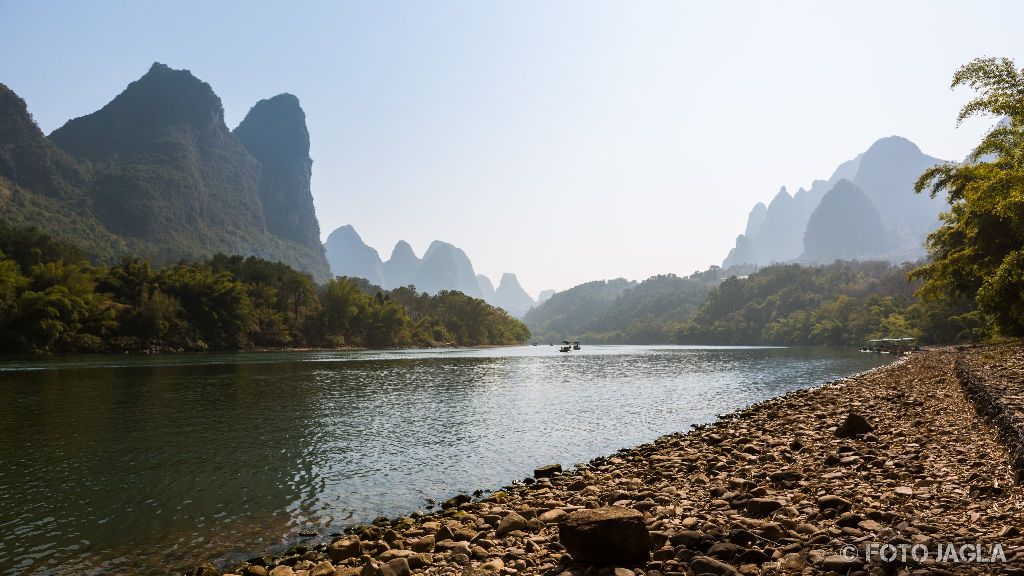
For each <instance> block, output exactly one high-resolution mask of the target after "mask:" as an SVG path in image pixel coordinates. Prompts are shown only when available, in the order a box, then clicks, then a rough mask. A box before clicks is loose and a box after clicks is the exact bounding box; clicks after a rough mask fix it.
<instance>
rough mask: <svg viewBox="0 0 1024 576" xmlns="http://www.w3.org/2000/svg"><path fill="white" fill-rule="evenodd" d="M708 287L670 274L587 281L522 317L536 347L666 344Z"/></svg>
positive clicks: (693, 310) (701, 301) (702, 283)
mask: <svg viewBox="0 0 1024 576" xmlns="http://www.w3.org/2000/svg"><path fill="white" fill-rule="evenodd" d="M710 286H711V285H709V284H707V283H706V282H704V281H701V280H698V279H695V278H680V277H678V276H675V275H672V274H667V275H662V276H652V277H651V278H648V279H647V280H644V281H643V282H640V283H636V282H630V281H627V280H623V279H618V280H608V281H599V282H589V283H587V284H581V285H579V286H576V287H574V288H571V289H569V290H566V291H564V292H559V293H557V294H555V295H554V296H552V297H551V298H550V299H549V300H547V301H545V302H544V303H543V304H541V305H540V306H538V307H537V308H534V309H533V310H531V311H530V312H529V313H527V315H526V317H525V318H524V322H526V325H527V326H529V327H530V330H531V331H532V332H533V334H534V339H535V340H537V341H538V342H557V341H561V340H562V339H564V338H570V339H574V340H575V339H580V340H584V341H586V342H588V343H626V344H657V343H665V342H668V339H669V334H670V332H671V329H672V327H673V325H675V324H676V323H678V322H682V321H684V320H686V319H688V318H690V317H691V316H692V315H693V313H694V312H695V311H696V310H697V308H698V307H699V306H700V305H701V303H703V302H704V299H705V298H706V296H707V293H708V290H709V289H710Z"/></svg>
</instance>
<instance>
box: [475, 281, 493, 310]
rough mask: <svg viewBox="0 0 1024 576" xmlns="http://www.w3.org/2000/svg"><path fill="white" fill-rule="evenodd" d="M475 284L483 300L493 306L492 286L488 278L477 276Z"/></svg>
mask: <svg viewBox="0 0 1024 576" xmlns="http://www.w3.org/2000/svg"><path fill="white" fill-rule="evenodd" d="M476 283H477V285H478V286H480V294H482V295H483V296H482V297H483V299H484V300H486V301H488V302H490V303H492V304H493V303H494V284H493V283H492V282H491V279H490V278H488V277H487V276H484V275H483V274H477V275H476Z"/></svg>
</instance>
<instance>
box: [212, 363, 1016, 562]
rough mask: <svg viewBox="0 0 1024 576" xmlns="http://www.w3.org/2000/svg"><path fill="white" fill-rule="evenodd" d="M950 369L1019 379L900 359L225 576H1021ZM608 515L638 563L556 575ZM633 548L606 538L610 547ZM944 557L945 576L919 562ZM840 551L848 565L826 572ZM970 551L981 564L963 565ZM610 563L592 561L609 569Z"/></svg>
mask: <svg viewBox="0 0 1024 576" xmlns="http://www.w3.org/2000/svg"><path fill="white" fill-rule="evenodd" d="M967 356H970V362H971V366H972V370H974V371H975V372H978V371H980V372H981V373H984V372H985V371H986V370H987V369H988V368H987V367H986V364H985V363H986V362H988V363H993V362H995V363H997V364H999V366H1001V367H997V368H993V369H992V373H993V374H995V373H999V374H1003V376H1004V378H1003V380H1002V381H1006V382H1009V385H1008V388H1007V389H1010V388H1013V386H1016V385H1020V383H1021V382H1022V381H1024V378H1021V374H1022V373H1021V372H1020V371H1018V372H1014V370H1020V369H1021V367H1024V352H1022V349H1021V348H1009V349H1007V351H1006V352H1005V354H1004V355H1003V356H1001V357H1000V358H1001V359H996V360H992V359H986V358H984V357H982V356H980V355H979V353H978V352H976V351H971V350H968V351H966V352H964V351H959V352H958V351H956V350H954V349H942V350H932V351H926V352H922V353H917V354H914V355H912V356H909V357H907V358H904V359H901V360H899V361H898V362H896V363H894V364H892V365H890V366H887V367H885V368H881V369H879V370H875V371H872V372H869V373H866V374H862V375H859V376H855V377H852V378H850V379H847V380H843V381H840V382H837V383H832V384H828V385H825V386H822V387H819V388H815V389H811V390H805V391H801V392H796V393H792V394H788V395H786V396H783V397H780V398H776V399H773V400H770V401H767V402H764V403H761V404H758V405H755V406H753V407H750V408H748V409H746V410H743V411H740V412H737V413H734V414H732V415H730V416H728V417H725V418H723V419H721V420H720V421H718V422H716V423H715V424H713V425H709V426H705V427H702V428H699V429H696V430H694V431H692V432H690V433H688V434H676V435H671V436H666V437H663V438H660V439H658V440H657V441H655V442H653V443H651V444H646V445H643V446H639V447H636V448H632V449H628V450H621V451H619V452H618V453H616V454H615V455H613V456H610V457H607V458H600V459H597V460H594V461H592V462H591V463H589V464H588V465H585V466H582V467H580V468H578V469H574V470H570V471H567V472H566V473H562V474H555V475H554V476H553V477H550V478H542V479H539V480H537V481H536V482H533V483H532V484H529V485H527V484H521V485H517V486H514V487H511V488H509V489H507V490H504V491H501V492H497V493H494V494H491V495H490V496H488V497H487V498H485V499H483V500H479V501H467V500H468V497H464V498H459V499H453V501H450V502H448V503H446V509H444V510H443V511H440V512H438V513H436V514H430V515H426V516H415V517H412V516H410V517H404V518H395V519H390V520H388V521H386V522H385V521H383V520H382V521H380V522H378V523H377V525H374V526H364V527H358V528H357V529H356V530H354V531H353V533H352V534H349V535H347V536H345V537H343V538H340V539H338V540H336V541H335V542H333V543H332V544H330V545H329V546H323V545H321V546H316V547H310V548H308V549H307V548H303V547H298V548H295V549H292V550H291V551H290V553H289V554H287V555H285V556H280V557H265V558H263V559H261V560H259V561H257V562H255V563H247V564H243V565H241V566H237V567H232V569H231V570H229V572H228V573H234V574H241V575H245V576H263V575H265V574H270V575H271V576H293V575H294V576H331V575H334V576H349V575H353V576H354V575H356V574H360V575H365V576H378V575H379V576H392V575H393V574H394V575H396V576H406V575H407V574H409V573H410V572H412V573H417V574H506V575H511V574H551V575H558V574H563V575H564V574H565V573H568V574H571V575H573V576H583V575H586V574H599V575H609V576H631V575H647V576H656V575H659V574H666V575H670V574H690V575H695V574H705V573H708V574H830V573H836V574H861V573H867V574H915V575H916V574H1011V575H1012V574H1018V575H1024V535H1022V529H1024V487H1022V486H1019V485H1014V483H1013V480H1014V471H1013V469H1012V468H1011V466H1010V455H1009V453H1008V450H1007V448H1006V446H1005V445H1004V444H1003V443H1001V442H1000V441H999V439H998V438H997V432H996V428H995V427H993V425H992V424H991V423H989V421H987V420H985V419H983V418H982V417H980V416H979V415H978V414H977V412H976V410H975V407H974V405H973V404H972V403H971V402H970V401H968V399H967V396H966V395H965V393H964V391H963V389H962V386H961V384H960V383H959V382H958V379H957V377H956V375H955V371H954V363H955V362H956V359H957V358H958V357H961V358H965V357H967ZM1007 366H1009V368H1008V369H1005V370H1004V368H1006V367H1007ZM1009 396H1011V397H1012V396H1013V394H1009ZM851 412H853V413H855V414H857V415H860V416H862V417H864V419H866V421H867V423H868V424H869V425H870V426H871V428H872V430H871V431H870V432H867V433H863V432H865V430H857V429H856V424H858V423H859V421H857V419H856V418H854V419H853V420H851V422H850V423H848V424H847V426H846V428H849V427H850V424H853V425H854V426H853V428H855V429H853V430H850V434H848V435H847V436H852V437H838V436H837V435H836V429H837V427H840V426H841V425H842V424H843V423H844V421H845V420H846V419H847V418H848V414H849V413H851ZM858 432H861V434H856V433H858ZM607 506H616V507H622V508H628V509H632V510H634V511H636V512H632V511H629V510H626V511H625V512H623V513H622V514H619V515H620V516H621V515H628V514H637V513H639V515H641V516H640V517H639V518H640V519H639V520H636V521H637V522H642V523H643V524H645V525H646V528H647V530H648V532H649V540H650V549H651V554H650V556H648V557H647V558H646V559H644V560H639V561H635V560H634V561H632V562H631V563H625V562H624V563H621V564H620V565H612V566H604V567H592V566H587V565H584V564H582V563H580V562H578V561H576V560H574V559H573V558H572V556H571V555H570V554H569V552H568V551H567V550H566V548H565V547H564V546H563V545H562V543H560V537H559V524H560V523H562V524H564V523H565V522H566V518H567V517H569V515H570V514H572V513H574V512H575V511H578V510H583V509H590V510H591V512H588V514H593V510H594V509H600V508H604V507H607ZM577 516H579V515H578V514H577ZM634 520H635V519H634ZM634 528H635V526H634ZM562 530H563V536H566V533H565V531H566V530H567V529H566V528H565V527H563V528H562ZM643 536H644V535H643V534H642V529H641V534H640V537H643ZM578 538H579V537H578V535H577V536H576V539H577V540H578ZM632 538H633V536H631V535H626V533H625V532H623V533H622V537H621V538H620V540H622V541H624V542H625V541H626V540H630V539H632ZM561 540H562V541H563V542H565V544H567V545H570V548H573V545H572V543H571V542H570V541H569V539H568V538H564V537H563V538H562V539H561ZM632 543H633V544H635V541H634V542H632ZM997 543H998V544H999V547H998V548H999V550H1000V553H999V554H998V555H996V554H995V553H994V552H995V549H994V548H993V545H994V544H997ZM626 544H629V542H626ZM882 544H890V545H891V546H892V548H889V549H888V550H889V551H895V550H900V553H899V554H903V553H904V552H903V551H907V550H915V549H914V548H912V546H914V545H920V546H918V548H916V558H918V560H923V561H917V560H915V556H914V555H913V554H909V553H908V557H907V561H906V562H903V561H902V556H901V555H898V556H897V558H896V559H895V560H894V561H886V560H885V559H884V556H882V555H879V553H878V551H877V550H878V549H877V548H872V546H880V545H882ZM949 544H955V547H954V553H955V556H956V559H957V560H959V562H954V561H953V558H952V557H951V556H949V548H940V549H937V548H936V547H937V546H944V545H949ZM965 544H967V545H969V546H970V547H969V548H963V547H961V546H962V545H965ZM900 545H902V546H903V547H902V548H899V546H900ZM576 546H579V544H578V543H577V544H576ZM847 546H855V547H856V552H857V554H856V557H854V558H851V557H850V554H849V551H848V552H847V555H846V557H844V556H843V554H842V552H843V549H844V547H847ZM978 546H980V551H981V556H982V558H983V559H989V558H992V557H993V556H995V557H996V558H995V559H996V562H993V563H978V562H964V560H965V559H966V557H967V556H968V555H971V553H972V552H973V553H974V554H975V555H976V554H977V552H978V550H979V548H978ZM615 547H616V545H610V546H609V545H604V546H603V547H602V550H599V551H598V552H601V551H603V552H608V553H609V554H612V555H613V556H614V554H615ZM627 547H628V546H627ZM634 548H635V546H634ZM865 550H868V551H869V552H870V554H869V555H870V558H867V559H866V558H865ZM922 550H926V551H927V555H928V557H927V558H924V555H923V554H922ZM943 550H944V551H945V554H946V557H945V558H944V559H940V560H937V559H936V555H937V552H940V553H941V552H942V551H943ZM583 553H584V551H583V550H580V552H579V553H578V554H577V556H579V555H580V554H583ZM590 553H595V552H594V551H590ZM1003 557H1005V561H1003V559H1002V558H1003ZM865 560H867V561H865ZM195 573H197V574H204V575H205V574H211V575H212V574H217V573H218V572H217V571H216V570H215V569H214V568H213V567H212V566H204V567H202V568H200V569H198V570H197V571H196V572H195ZM566 576H568V575H566Z"/></svg>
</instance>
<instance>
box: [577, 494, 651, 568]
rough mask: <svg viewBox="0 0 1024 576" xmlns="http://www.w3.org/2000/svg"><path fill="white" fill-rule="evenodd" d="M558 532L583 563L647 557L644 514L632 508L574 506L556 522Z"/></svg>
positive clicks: (624, 562) (629, 561)
mask: <svg viewBox="0 0 1024 576" xmlns="http://www.w3.org/2000/svg"><path fill="white" fill-rule="evenodd" d="M558 535H559V542H560V543H561V544H562V546H565V548H566V550H567V551H568V552H569V554H571V555H572V557H573V559H574V560H576V561H578V562H581V563H583V564H591V565H594V566H612V565H616V566H628V565H631V564H639V563H642V562H646V561H647V560H648V558H649V557H650V549H651V537H650V534H649V533H648V532H647V525H646V524H645V523H644V516H643V514H641V513H640V512H637V511H636V510H633V509H631V508H623V507H619V506H609V507H605V508H594V509H587V510H577V511H576V512H573V513H572V514H569V515H568V516H567V517H566V518H565V519H564V520H563V521H562V522H560V523H559V525H558Z"/></svg>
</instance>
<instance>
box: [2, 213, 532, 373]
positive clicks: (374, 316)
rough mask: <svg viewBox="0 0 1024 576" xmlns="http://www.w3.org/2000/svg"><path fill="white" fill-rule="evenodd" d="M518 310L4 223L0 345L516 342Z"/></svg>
mask: <svg viewBox="0 0 1024 576" xmlns="http://www.w3.org/2000/svg"><path fill="white" fill-rule="evenodd" d="M528 336H529V331H528V330H527V329H526V326H524V325H523V324H522V323H521V322H519V321H518V320H516V319H514V318H512V317H510V316H509V315H508V314H507V313H505V312H504V311H502V310H499V309H497V308H494V307H493V306H490V305H488V304H487V303H486V302H484V301H482V300H479V299H476V298H471V297H469V296H466V295H464V294H461V293H459V292H441V293H439V294H436V295H433V296H428V295H424V294H418V293H416V292H415V291H413V290H410V289H407V288H403V289H398V290H394V291H391V292H387V291H384V290H381V289H379V288H376V287H374V286H371V285H369V284H368V283H367V282H366V281H364V280H356V279H350V278H336V279H332V280H329V281H328V282H327V283H326V285H324V286H320V287H318V286H317V285H316V284H315V283H314V282H313V280H312V279H311V278H310V277H309V276H308V275H306V274H303V273H301V272H298V271H296V270H294V269H292V268H289V267H288V266H286V265H284V264H281V263H278V262H271V261H268V260H264V259H261V258H256V257H242V256H223V255H217V256H214V257H213V258H211V259H210V260H208V261H205V262H201V263H195V264H188V263H178V264H175V265H171V266H167V267H164V268H160V269H156V268H154V267H153V266H151V265H150V263H149V262H147V261H144V260H140V259H136V258H126V259H124V260H122V261H121V263H120V264H117V265H114V266H96V265H92V264H90V263H89V262H88V261H87V259H86V257H85V253H84V252H83V251H82V250H81V249H80V248H79V247H77V246H75V245H73V244H71V243H69V242H66V241H60V240H55V239H53V238H51V237H49V236H48V235H46V234H44V233H41V232H39V231H38V230H35V229H18V228H7V227H0V354H11V353H37V352H101V351H165V350H243V349H249V348H254V347H329V348H334V347H373V348H386V347H398V346H446V345H459V346H471V345H487V344H518V343H523V342H525V341H526V339H527V338H528Z"/></svg>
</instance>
